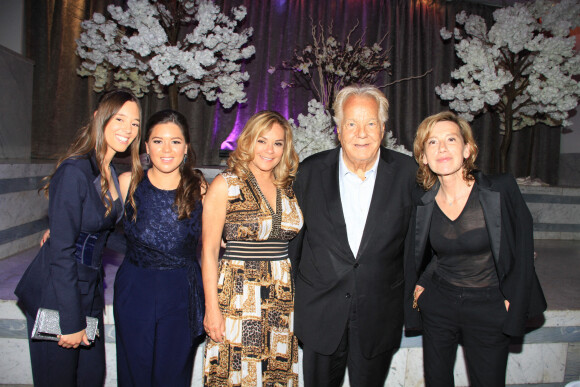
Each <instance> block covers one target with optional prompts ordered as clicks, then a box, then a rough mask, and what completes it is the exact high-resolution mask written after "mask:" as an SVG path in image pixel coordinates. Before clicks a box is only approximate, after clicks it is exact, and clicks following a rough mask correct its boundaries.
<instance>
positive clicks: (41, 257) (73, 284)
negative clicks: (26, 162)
mask: <svg viewBox="0 0 580 387" xmlns="http://www.w3.org/2000/svg"><path fill="white" fill-rule="evenodd" d="M111 171H112V174H113V179H114V181H115V186H116V187H117V192H121V191H120V189H119V183H118V181H117V176H116V174H115V172H114V170H113V168H111ZM100 180H101V177H100V172H99V169H98V167H97V163H96V160H95V158H94V154H91V155H87V156H84V157H79V158H76V159H67V160H65V161H64V162H63V163H62V164H61V165H60V166H59V167H58V169H57V170H56V172H55V174H54V176H53V177H52V179H51V181H50V188H49V201H48V220H49V228H50V238H49V239H48V240H47V241H46V243H45V244H44V245H43V246H42V248H41V249H40V251H39V252H38V255H37V256H36V257H35V258H34V260H33V261H32V263H31V264H30V266H29V267H28V269H27V270H26V272H25V273H24V275H23V276H22V279H21V280H20V282H19V283H18V285H17V287H16V290H15V292H14V293H15V294H16V295H17V296H18V298H19V301H20V304H21V306H22V307H23V308H24V311H25V312H26V313H28V314H29V315H31V316H32V317H34V316H36V312H37V310H38V308H39V307H43V308H49V309H56V310H58V311H59V312H60V327H61V331H62V333H63V334H70V333H75V332H78V331H81V330H83V329H85V327H86V318H85V316H87V315H90V316H94V317H96V316H98V314H99V313H101V312H102V310H103V308H104V306H105V304H104V299H103V284H102V266H101V257H102V252H103V249H104V247H105V244H106V239H107V236H108V234H109V232H110V230H111V229H112V228H113V227H114V226H115V223H116V222H117V221H118V220H120V218H121V217H122V215H123V211H119V212H117V213H116V214H115V215H116V217H113V216H112V215H109V216H108V217H106V218H105V206H104V204H103V202H102V200H101V186H100ZM81 232H83V233H90V234H95V233H99V235H100V236H99V237H98V239H97V240H96V242H95V245H94V249H93V251H92V257H93V259H92V264H91V265H90V266H89V265H84V264H81V263H78V262H77V259H76V258H75V251H77V246H76V245H77V239H78V238H79V235H80V234H81ZM81 248H82V247H81Z"/></svg>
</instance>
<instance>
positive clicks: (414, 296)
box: [413, 285, 425, 309]
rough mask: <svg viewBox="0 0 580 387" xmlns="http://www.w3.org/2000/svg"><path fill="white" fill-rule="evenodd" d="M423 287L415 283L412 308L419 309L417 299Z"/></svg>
mask: <svg viewBox="0 0 580 387" xmlns="http://www.w3.org/2000/svg"><path fill="white" fill-rule="evenodd" d="M424 290H425V288H424V287H423V286H421V285H415V290H414V291H413V309H419V305H417V300H419V296H421V293H423V291H424Z"/></svg>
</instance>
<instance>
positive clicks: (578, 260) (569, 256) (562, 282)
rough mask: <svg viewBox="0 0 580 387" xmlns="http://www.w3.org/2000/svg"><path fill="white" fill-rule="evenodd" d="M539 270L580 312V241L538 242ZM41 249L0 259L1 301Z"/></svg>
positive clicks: (560, 299)
mask: <svg viewBox="0 0 580 387" xmlns="http://www.w3.org/2000/svg"><path fill="white" fill-rule="evenodd" d="M535 248H536V252H537V259H536V271H537V273H538V277H539V278H540V283H541V284H542V287H543V289H544V294H545V295H546V299H547V301H548V309H549V310H570V309H572V310H580V241H567V240H536V242H535ZM37 251H38V248H32V249H30V250H27V251H24V252H22V253H20V254H17V255H13V256H11V257H9V258H6V259H3V260H0V300H14V299H16V297H15V296H14V288H15V287H16V284H17V283H18V281H19V279H20V276H21V275H22V273H23V272H24V270H25V269H26V267H27V266H28V264H29V263H30V261H31V260H32V259H33V258H34V256H35V255H36V253H37ZM122 260H123V254H122V253H119V252H117V251H115V250H111V249H107V250H106V252H105V256H104V257H103V262H104V267H105V300H106V302H107V303H112V301H113V282H114V279H115V273H116V272H117V268H118V267H119V265H120V264H121V261H122ZM1 317H2V316H0V318H1Z"/></svg>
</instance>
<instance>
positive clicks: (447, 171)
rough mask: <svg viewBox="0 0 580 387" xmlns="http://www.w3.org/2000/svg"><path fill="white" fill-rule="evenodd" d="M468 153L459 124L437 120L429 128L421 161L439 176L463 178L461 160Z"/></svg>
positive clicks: (466, 156)
mask: <svg viewBox="0 0 580 387" xmlns="http://www.w3.org/2000/svg"><path fill="white" fill-rule="evenodd" d="M469 155H470V148H469V145H468V144H466V143H465V141H464V140H463V136H462V135H461V131H460V130H459V126H457V124H456V123H454V122H451V121H439V122H437V123H436V124H435V125H433V127H432V128H431V133H429V135H428V136H427V139H426V140H425V145H424V152H423V156H422V162H423V164H425V165H429V169H431V171H433V173H435V174H436V175H438V176H439V177H443V176H454V175H457V176H458V177H459V178H463V160H464V159H466V158H468V157H469Z"/></svg>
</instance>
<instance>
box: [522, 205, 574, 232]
mask: <svg viewBox="0 0 580 387" xmlns="http://www.w3.org/2000/svg"><path fill="white" fill-rule="evenodd" d="M528 208H529V209H530V212H531V213H532V217H533V218H534V223H554V224H580V205H577V204H558V203H528ZM546 231H550V230H546ZM554 231H564V230H554Z"/></svg>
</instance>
